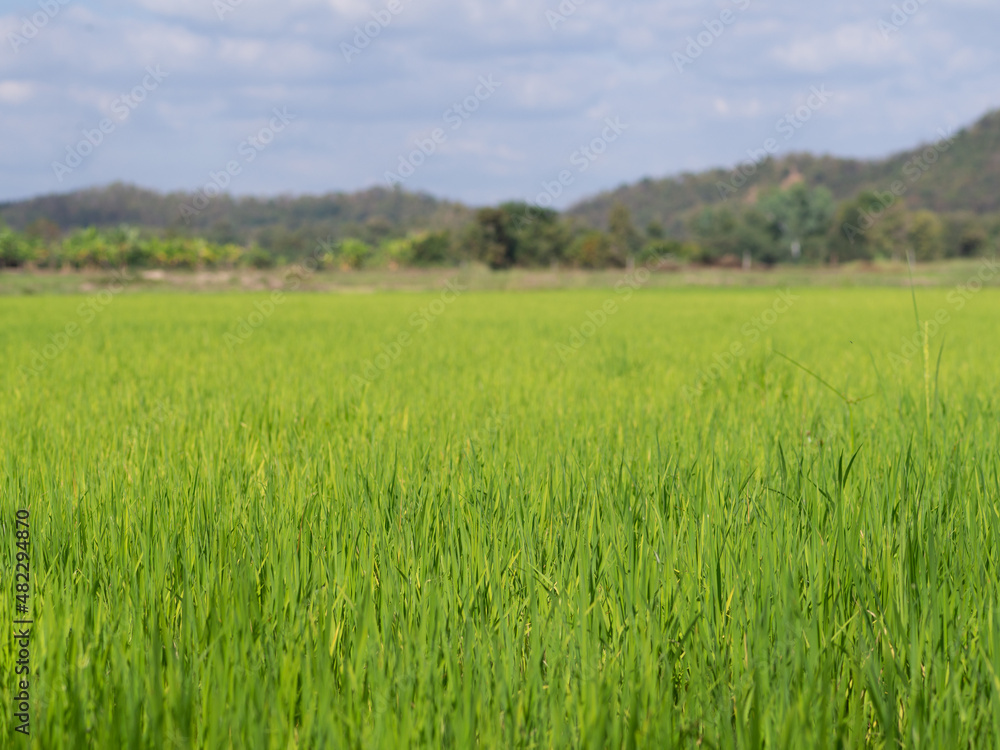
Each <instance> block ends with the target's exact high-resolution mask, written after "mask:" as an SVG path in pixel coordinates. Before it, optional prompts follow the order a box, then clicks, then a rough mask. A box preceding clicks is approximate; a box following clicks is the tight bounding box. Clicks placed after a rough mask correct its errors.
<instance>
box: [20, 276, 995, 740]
mask: <svg viewBox="0 0 1000 750" xmlns="http://www.w3.org/2000/svg"><path fill="white" fill-rule="evenodd" d="M974 278H975V277H974V276H970V279H974ZM634 281H635V280H634V279H632V278H631V277H629V279H626V280H625V283H620V284H618V285H617V286H615V285H610V284H609V285H608V286H607V287H606V288H603V289H601V288H594V289H576V290H544V291H519V292H489V291H466V290H464V289H463V288H462V285H461V284H458V283H455V284H453V285H452V287H451V288H446V287H443V286H442V287H441V288H439V289H438V290H436V291H432V292H420V293H407V292H384V293H375V294H339V295H330V294H313V293H299V294H291V293H289V294H284V295H277V294H272V293H268V292H255V293H214V292H213V293H210V294H195V293H182V292H178V293H150V292H145V293H138V294H137V293H132V292H130V291H128V290H125V291H124V292H122V293H120V294H119V293H117V291H116V292H115V293H110V292H106V293H103V294H102V293H98V292H95V293H93V294H90V295H66V296H58V295H42V296H31V297H6V298H0V358H2V362H3V367H2V368H0V390H2V394H3V398H2V400H0V574H2V579H3V581H4V583H5V585H4V587H3V592H2V594H0V623H2V624H3V628H4V629H5V631H8V632H9V631H10V629H12V628H13V627H14V626H13V624H12V623H14V621H15V620H18V619H20V618H23V617H24V616H25V615H24V614H23V613H21V614H19V613H18V612H17V611H16V609H15V607H16V605H17V602H18V601H19V600H18V599H17V598H16V591H17V590H16V589H15V578H14V574H15V563H16V559H17V558H16V555H17V553H18V551H19V548H18V547H17V546H16V543H17V542H18V541H19V538H20V539H21V540H24V539H29V540H30V543H29V544H28V545H26V546H27V547H28V549H29V550H30V551H29V553H28V557H29V558H30V595H29V598H28V601H29V604H30V606H29V610H30V611H29V613H28V614H30V618H31V620H32V621H33V624H32V625H31V636H30V674H29V675H28V676H29V677H30V680H29V682H30V689H29V690H28V692H29V693H30V725H31V734H30V737H24V736H22V735H21V734H18V733H17V732H16V729H15V728H16V726H17V724H18V721H17V720H16V719H15V717H14V713H15V709H14V708H12V707H14V706H15V705H16V704H17V701H16V699H15V694H16V693H17V692H19V689H20V686H19V682H18V681H19V680H21V679H23V677H22V676H19V675H18V674H16V667H17V663H18V654H19V653H20V652H19V646H18V644H17V643H16V642H15V641H14V639H13V638H11V637H4V638H3V639H0V701H2V709H0V746H4V747H33V748H45V750H51V749H55V748H78V747H79V748H119V747H120V748H274V749H276V750H277V749H278V748H281V749H282V750H284V749H285V748H411V747H427V748H472V747H482V748H494V747H496V748H563V747H571V748H578V747H579V748H634V747H649V748H668V747H705V748H730V747H740V748H760V747H768V748H784V747H803V748H812V747H864V746H869V747H877V748H895V747H948V748H959V747H965V748H982V747H997V746H998V745H1000V591H998V580H1000V390H998V384H1000V327H998V323H1000V290H998V289H997V288H990V287H987V288H983V289H979V284H978V283H971V284H966V285H961V286H958V287H956V286H954V285H952V286H948V287H943V288H920V289H917V290H916V292H915V294H914V295H911V291H910V289H909V288H906V287H900V288H854V289H843V288H840V289H831V288H818V287H817V288H802V287H796V288H793V289H791V290H785V289H778V288H755V289H724V288H719V289H706V288H699V289H687V288H662V287H656V286H655V285H643V284H642V283H639V282H635V283H633V282H634ZM918 320H919V324H918ZM918 325H919V327H918ZM19 511H27V514H22V515H21V516H20V517H21V518H29V519H30V520H29V521H28V522H27V523H28V526H27V528H28V529H30V531H29V532H28V534H27V535H21V537H18V531H19V529H21V528H24V527H22V526H17V524H16V520H17V518H18V517H19V516H18V512H19ZM22 550H23V548H22Z"/></svg>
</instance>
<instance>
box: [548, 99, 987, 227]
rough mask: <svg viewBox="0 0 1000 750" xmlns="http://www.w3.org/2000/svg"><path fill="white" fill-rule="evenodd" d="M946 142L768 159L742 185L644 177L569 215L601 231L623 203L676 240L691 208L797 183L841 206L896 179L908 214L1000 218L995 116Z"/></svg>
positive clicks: (714, 179) (704, 175) (721, 174)
mask: <svg viewBox="0 0 1000 750" xmlns="http://www.w3.org/2000/svg"><path fill="white" fill-rule="evenodd" d="M951 139H952V140H951V142H950V144H949V143H947V142H944V141H942V142H940V145H941V147H940V148H937V149H934V148H933V147H934V146H935V144H924V145H921V146H918V147H917V148H914V149H910V150H907V151H903V152H901V153H898V154H895V155H893V156H890V157H888V158H886V159H880V160H867V161H866V160H859V159H841V158H837V157H834V156H815V155H812V154H790V155H788V156H784V157H781V158H769V159H767V160H765V161H763V162H761V163H759V164H757V165H756V169H755V171H754V173H753V175H752V176H750V177H749V178H747V179H746V181H745V183H744V184H737V183H740V182H742V180H741V178H740V177H739V175H738V174H737V173H736V172H735V171H733V170H723V169H713V170H709V171H705V172H700V173H697V174H692V173H685V174H681V175H679V176H676V177H667V178H664V179H651V178H646V179H644V180H641V181H640V182H637V183H635V184H632V185H624V186H622V187H619V188H617V189H615V190H611V191H607V192H603V193H600V194H599V195H596V196H594V197H592V198H588V199H586V200H583V201H581V202H579V203H577V204H576V205H574V206H572V207H571V208H570V209H569V210H568V211H567V213H568V214H569V215H570V216H573V217H576V218H577V219H578V220H580V221H581V222H582V223H584V224H586V225H589V226H594V227H603V226H606V225H607V220H608V216H609V214H610V211H611V207H612V206H613V205H614V204H615V203H616V202H620V203H622V204H624V205H625V206H626V207H627V208H628V209H629V210H630V211H631V213H632V216H633V218H634V220H635V222H636V224H638V225H639V226H646V225H648V224H650V223H652V222H658V223H659V224H661V225H662V226H663V227H664V228H665V229H666V230H667V231H668V232H669V233H670V234H675V235H681V234H683V231H682V228H683V226H684V222H685V219H686V218H687V217H688V216H690V215H691V214H692V212H693V211H694V210H696V209H699V208H702V207H705V206H708V205H713V204H717V203H721V202H723V201H729V202H733V203H739V202H744V203H749V202H752V201H753V200H754V199H755V197H756V196H757V195H759V194H760V193H761V192H763V191H766V190H767V189H770V188H774V187H779V186H781V185H788V184H789V183H790V182H798V181H802V182H804V183H805V184H806V185H808V186H809V187H820V186H822V187H826V188H827V189H829V190H830V192H831V193H833V196H834V198H836V199H837V200H838V201H842V200H847V199H850V198H853V197H855V196H856V195H858V194H859V193H861V192H862V191H864V190H882V191H884V190H889V189H890V186H891V185H892V183H893V182H895V181H900V182H901V183H902V184H903V185H904V186H905V187H906V188H907V189H906V192H905V195H904V196H903V201H904V203H905V205H906V207H907V208H908V209H911V210H917V209H930V210H932V211H936V212H939V213H950V212H958V211H969V212H972V213H976V214H987V213H994V212H1000V110H998V111H995V112H991V113H989V114H987V115H986V116H985V117H983V118H982V119H980V120H979V121H978V122H977V123H976V124H974V125H972V126H970V127H968V128H964V129H962V130H961V131H958V132H957V133H954V134H953V135H951ZM944 146H947V148H946V150H942V148H943V147H944ZM928 149H930V150H928ZM931 160H933V163H931ZM747 164H748V165H749V162H748V163H747ZM747 171H750V170H749V167H748V168H747ZM734 176H735V182H734ZM720 186H727V187H725V188H723V187H720ZM723 194H725V197H723Z"/></svg>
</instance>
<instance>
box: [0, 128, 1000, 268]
mask: <svg viewBox="0 0 1000 750" xmlns="http://www.w3.org/2000/svg"><path fill="white" fill-rule="evenodd" d="M748 165H749V162H748V163H747V164H746V165H745V166H748ZM896 181H898V182H899V183H900V184H902V185H903V186H904V187H905V194H904V195H903V202H904V203H905V205H906V206H907V207H908V208H910V209H922V208H926V209H931V210H933V211H936V212H938V213H941V214H948V213H955V212H966V213H970V214H979V215H984V214H1000V110H998V111H995V112H992V113H990V114H987V115H986V116H984V117H983V118H982V119H980V120H979V121H978V122H977V123H975V124H974V125H972V126H970V127H967V128H964V129H962V130H960V131H958V132H957V133H954V134H948V140H947V141H942V142H938V143H932V144H926V145H924V146H919V147H917V148H915V149H910V150H908V151H903V152H901V153H898V154H896V155H894V156H890V157H888V158H885V159H878V160H860V159H841V158H837V157H834V156H814V155H811V154H791V155H788V156H783V157H781V158H768V159H766V160H764V161H762V162H760V163H759V164H756V165H755V168H754V170H753V174H752V176H750V177H748V178H746V179H745V180H744V178H742V177H740V176H739V174H738V173H737V171H736V170H735V169H733V170H723V169H713V170H709V171H705V172H700V173H697V174H692V173H685V174H681V175H679V176H675V177H667V178H663V179H651V178H647V179H644V180H641V181H640V182H638V183H635V184H632V185H624V186H622V187H619V188H617V189H616V190H611V191H607V192H603V193H600V194H599V195H596V196H594V197H592V198H588V199H586V200H583V201H581V202H579V203H577V204H575V205H574V206H572V207H570V208H569V209H568V210H567V211H566V212H564V214H565V216H566V217H567V218H569V219H571V220H572V221H573V223H574V224H575V225H576V227H577V228H587V227H595V228H606V227H607V225H608V218H609V215H610V213H611V208H612V206H614V205H615V204H616V203H618V202H620V203H622V204H624V205H625V207H626V208H628V209H629V210H630V212H631V218H632V221H633V222H634V224H635V225H636V226H637V227H639V228H640V229H644V228H646V227H647V226H649V225H650V224H652V223H654V222H656V223H659V224H660V225H661V226H662V228H663V229H664V230H665V232H666V234H667V235H668V236H673V237H675V238H678V239H680V238H684V237H685V236H686V230H687V227H688V220H689V219H690V218H691V216H692V215H693V214H694V213H695V212H696V211H698V210H699V209H701V208H704V207H706V206H710V205H713V204H719V203H722V202H724V201H729V202H730V203H731V204H734V205H738V204H749V203H753V202H754V200H755V199H756V198H757V197H758V196H759V195H761V194H762V193H763V192H764V191H766V190H768V189H771V188H774V187H778V186H789V185H791V184H793V183H796V182H804V183H805V184H807V185H808V186H810V187H819V186H825V187H826V188H828V189H829V190H830V191H831V192H832V193H833V196H834V198H835V199H836V200H837V201H845V200H848V199H851V198H853V197H855V196H856V195H858V194H859V193H860V192H861V191H863V190H870V189H874V190H878V191H887V190H890V189H891V187H892V185H893V183H894V182H896ZM475 216H476V212H475V210H474V209H472V208H469V207H468V206H465V205H463V204H461V203H455V202H450V201H444V200H439V199H437V198H434V197H433V196H430V195H427V194H426V193H411V192H406V191H403V190H401V189H387V188H371V189H368V190H362V191H359V192H355V193H342V192H341V193H329V194H327V195H321V196H300V197H289V196H279V197H273V198H257V197H245V198H233V197H232V196H229V195H221V196H218V197H214V198H211V199H207V200H206V199H205V198H204V196H201V195H198V194H192V193H169V194H166V195H164V194H161V193H157V192H154V191H150V190H145V189H142V188H139V187H135V186H132V185H124V184H120V183H117V184H114V185H110V186H108V187H103V188H91V189H87V190H79V191H76V192H72V193H65V194H59V195H47V196H42V197H39V198H32V199H30V200H24V201H18V202H12V203H5V204H0V222H5V223H6V224H8V225H9V226H11V227H13V228H14V229H18V230H27V231H28V232H29V234H30V233H32V232H34V233H35V234H38V235H43V236H44V235H49V236H51V235H54V234H58V233H59V232H65V231H66V230H72V229H77V228H80V227H88V226H96V227H102V228H104V227H115V226H118V225H120V224H130V225H134V226H139V227H145V228H150V229H157V230H161V231H164V232H166V233H168V234H171V233H174V234H197V235H200V236H202V237H205V238H206V239H209V240H211V241H214V242H219V243H226V242H235V243H240V244H244V245H247V244H251V243H256V244H258V245H260V246H261V247H262V248H264V249H265V250H268V251H270V252H272V253H274V254H283V255H287V256H296V255H300V254H304V253H307V252H309V250H310V249H311V248H312V247H314V246H315V243H316V241H317V240H319V239H343V238H346V237H357V238H361V239H363V240H365V241H366V242H370V243H373V244H377V243H379V242H380V241H381V240H383V239H386V238H389V237H396V236H402V235H404V234H406V233H408V232H410V231H413V230H434V231H437V230H442V229H458V228H461V227H467V226H468V225H469V224H471V223H473V221H474V219H475ZM454 235H455V236H457V235H458V233H454Z"/></svg>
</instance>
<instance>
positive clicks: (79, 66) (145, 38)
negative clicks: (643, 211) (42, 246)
mask: <svg viewBox="0 0 1000 750" xmlns="http://www.w3.org/2000/svg"><path fill="white" fill-rule="evenodd" d="M0 8H2V9H0V124H2V129H3V133H4V136H5V137H4V138H3V139H2V141H0V200H10V199H17V198H23V197H28V196H32V195H39V194H45V193H52V192H63V191H68V190H73V189H76V188H80V187H86V186H92V185H103V184H107V183H109V182H113V181H116V180H122V181H126V182H132V183H136V184H139V185H142V186H146V187H151V188H156V189H160V190H174V189H183V190H194V189H197V188H199V187H201V186H204V185H205V184H206V183H209V182H212V181H214V182H216V183H217V184H225V185H226V189H227V190H229V191H230V192H234V193H237V194H266V195H270V194H279V193H286V194H287V193H293V194H302V193H324V192H329V191H334V190H348V191H349V190H355V189H360V188H364V187H368V186H372V185H378V184H383V185H384V184H387V183H388V182H389V181H393V180H396V179H397V178H398V179H399V180H402V182H403V185H404V187H407V188H410V189H418V190H426V191H428V192H431V193H433V194H435V195H438V196H442V197H448V198H455V199H460V200H464V201H466V202H469V203H473V204H483V203H489V202H495V201H499V200H504V199H528V200H535V199H537V196H538V195H539V194H540V193H541V192H542V191H543V190H545V187H544V186H545V185H548V186H549V188H548V190H549V193H550V194H556V193H558V194H559V195H558V198H557V199H556V200H555V202H554V204H555V205H557V206H565V205H568V203H570V202H572V201H573V200H576V199H579V198H581V197H584V196H587V195H590V194H593V193H595V192H598V191H600V190H603V189H607V188H613V187H615V186H617V185H619V184H621V183H623V182H632V181H635V180H637V179H640V178H642V177H644V176H652V177H662V176H666V175H672V174H676V173H678V172H682V171H685V170H699V169H702V168H706V167H711V166H720V165H722V166H726V165H733V164H735V163H736V162H738V161H739V160H740V159H741V158H746V157H747V154H748V152H751V151H753V152H756V153H759V152H760V149H761V148H762V147H763V146H764V144H765V143H767V142H768V140H769V139H773V141H774V142H776V143H777V144H778V145H777V147H776V148H777V151H779V152H789V151H801V150H809V151H814V152H828V153H833V154H837V155H845V156H882V155H886V154H888V153H890V152H893V151H898V150H901V149H903V148H908V147H910V146H914V145H916V144H918V143H921V142H927V141H932V140H935V139H936V138H938V137H939V136H938V133H939V131H940V130H941V129H942V128H943V129H948V128H955V127H961V126H963V125H966V124H969V123H971V122H973V121H974V120H976V119H977V118H978V117H979V116H981V115H982V114H983V113H985V112H986V111H988V110H990V109H993V108H996V107H998V106H1000V65H998V64H997V63H998V57H1000V53H998V46H997V44H996V30H997V29H998V28H1000V3H997V2H996V0H905V1H904V0H898V1H896V2H890V1H888V0H886V2H880V1H878V0H874V1H873V0H839V1H838V2H836V3H833V2H830V3H803V2H792V0H720V1H719V2H715V1H713V2H694V1H688V0H671V1H669V2H667V1H661V0H624V1H623V0H619V2H611V0H562V1H561V2H560V0H493V1H492V2H485V1H483V2H474V1H473V0H281V1H280V2H278V1H277V0H133V1H128V0H4V2H3V4H2V6H0ZM814 92H820V94H818V95H817V94H816V93H814ZM102 126H103V129H102ZM421 148H422V152H421ZM560 176H562V178H563V184H562V185H557V184H554V183H558V181H559V179H560Z"/></svg>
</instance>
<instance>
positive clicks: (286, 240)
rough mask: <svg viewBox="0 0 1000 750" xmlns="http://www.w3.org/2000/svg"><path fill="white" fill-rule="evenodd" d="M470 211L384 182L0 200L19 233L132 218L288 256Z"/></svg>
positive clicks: (121, 190)
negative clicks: (255, 191) (274, 192)
mask: <svg viewBox="0 0 1000 750" xmlns="http://www.w3.org/2000/svg"><path fill="white" fill-rule="evenodd" d="M471 216H472V210H471V209H469V208H467V207H465V206H463V205H461V204H458V203H453V202H449V201H442V200H438V199H437V198H434V197H432V196H430V195H427V194H424V193H410V192H405V191H403V190H391V189H385V188H372V189H369V190H363V191H359V192H356V193H329V194H327V195H321V196H302V197H285V196H282V197H275V198H255V197H248V198H233V197H231V196H229V195H222V196H219V197H215V198H211V199H209V200H207V201H206V200H205V199H204V197H203V196H199V195H197V194H190V193H169V194H167V195H163V194H161V193H157V192H154V191H151V190H145V189H143V188H139V187H135V186H133V185H124V184H121V183H116V184H114V185H110V186H108V187H102V188H91V189H87V190H79V191H76V192H72V193H64V194H58V195H46V196H42V197H38V198H32V199H29V200H25V201H19V202H14V203H6V204H0V221H3V222H6V223H7V224H8V225H9V226H11V227H13V228H14V229H18V230H22V231H23V230H25V229H29V228H30V227H31V226H32V225H35V227H36V229H37V228H38V227H39V225H45V226H48V227H50V228H52V229H54V228H58V229H59V230H62V231H65V230H71V229H76V228H80V227H89V226H96V227H100V228H104V227H115V226H118V225H120V224H130V225H134V226H140V227H146V228H153V229H161V230H167V231H168V232H169V231H172V232H176V233H191V234H198V235H201V236H204V237H207V238H209V239H211V240H214V241H217V242H239V243H244V244H246V243H249V242H257V243H259V244H261V245H262V246H263V247H265V248H270V249H276V250H280V251H282V252H289V253H290V254H292V255H295V254H298V253H299V252H308V250H309V246H310V245H311V244H313V243H314V242H315V240H317V239H322V238H327V237H335V238H343V237H348V236H352V237H362V238H366V239H370V240H373V241H377V240H380V239H383V238H384V237H387V236H392V235H398V234H404V233H406V232H407V231H409V230H417V229H433V230H437V229H447V228H454V227H458V226H461V225H463V224H465V223H466V222H467V221H468V220H469V219H470V218H471ZM52 225H55V227H52Z"/></svg>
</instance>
